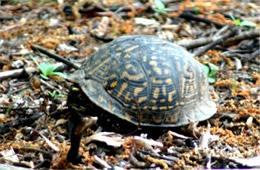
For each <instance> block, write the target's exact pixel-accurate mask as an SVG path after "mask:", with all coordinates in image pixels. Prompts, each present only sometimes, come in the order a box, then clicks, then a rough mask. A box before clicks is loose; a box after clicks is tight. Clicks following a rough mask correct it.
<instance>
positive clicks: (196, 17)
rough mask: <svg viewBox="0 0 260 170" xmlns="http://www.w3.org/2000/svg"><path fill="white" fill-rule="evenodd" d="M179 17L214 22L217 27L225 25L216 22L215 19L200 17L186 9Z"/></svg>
mask: <svg viewBox="0 0 260 170" xmlns="http://www.w3.org/2000/svg"><path fill="white" fill-rule="evenodd" d="M179 17H180V18H184V19H187V20H193V21H198V22H203V23H206V24H213V25H215V26H216V27H217V28H221V27H223V26H224V25H223V24H220V23H217V22H215V21H211V20H209V19H207V18H201V17H198V16H196V15H193V14H192V13H191V12H187V11H184V12H183V13H182V14H181V15H180V16H179Z"/></svg>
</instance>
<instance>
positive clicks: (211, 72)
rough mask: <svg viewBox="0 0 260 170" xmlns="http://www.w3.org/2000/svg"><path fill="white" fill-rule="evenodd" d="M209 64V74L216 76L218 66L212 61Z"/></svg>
mask: <svg viewBox="0 0 260 170" xmlns="http://www.w3.org/2000/svg"><path fill="white" fill-rule="evenodd" d="M208 65H209V67H210V72H209V73H208V76H209V77H215V76H216V74H217V72H218V66H216V65H215V64H212V63H209V64H208Z"/></svg>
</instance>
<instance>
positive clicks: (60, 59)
mask: <svg viewBox="0 0 260 170" xmlns="http://www.w3.org/2000/svg"><path fill="white" fill-rule="evenodd" d="M31 47H32V49H33V50H34V51H40V52H41V53H43V54H45V55H47V56H49V57H51V58H54V59H55V60H57V61H60V62H62V63H65V64H66V65H68V66H70V67H73V68H76V69H79V68H80V67H79V66H78V65H77V64H74V63H72V62H71V61H69V60H67V59H65V58H63V57H62V56H60V55H57V54H55V53H52V52H50V51H48V50H47V49H45V48H43V47H41V46H38V45H31Z"/></svg>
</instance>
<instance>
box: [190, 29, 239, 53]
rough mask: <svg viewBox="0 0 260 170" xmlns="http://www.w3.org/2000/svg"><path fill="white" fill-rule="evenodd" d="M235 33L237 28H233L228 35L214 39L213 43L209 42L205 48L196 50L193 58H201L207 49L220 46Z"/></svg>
mask: <svg viewBox="0 0 260 170" xmlns="http://www.w3.org/2000/svg"><path fill="white" fill-rule="evenodd" d="M237 31H238V28H237V27H233V28H232V30H231V31H230V32H229V33H228V34H226V35H223V36H221V37H219V38H218V39H216V40H215V41H213V42H211V43H210V44H208V45H206V46H205V47H203V48H201V49H198V50H197V51H195V52H194V55H195V56H201V55H202V54H204V53H205V52H207V51H208V50H209V49H212V48H213V47H214V46H216V45H217V44H221V43H222V42H224V41H225V40H226V39H228V38H229V37H232V36H234V35H235V34H236V33H237Z"/></svg>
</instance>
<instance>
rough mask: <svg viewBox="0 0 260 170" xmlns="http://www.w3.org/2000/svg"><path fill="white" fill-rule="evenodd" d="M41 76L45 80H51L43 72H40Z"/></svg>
mask: <svg viewBox="0 0 260 170" xmlns="http://www.w3.org/2000/svg"><path fill="white" fill-rule="evenodd" d="M40 76H41V77H42V78H43V79H45V80H49V78H48V77H47V76H45V75H43V74H40Z"/></svg>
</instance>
